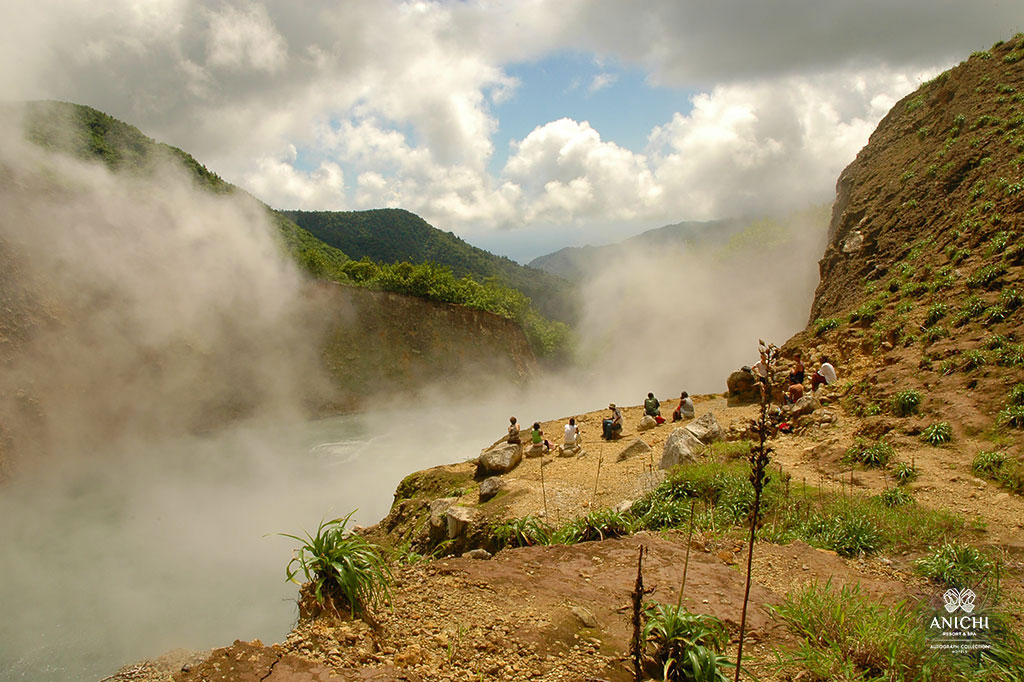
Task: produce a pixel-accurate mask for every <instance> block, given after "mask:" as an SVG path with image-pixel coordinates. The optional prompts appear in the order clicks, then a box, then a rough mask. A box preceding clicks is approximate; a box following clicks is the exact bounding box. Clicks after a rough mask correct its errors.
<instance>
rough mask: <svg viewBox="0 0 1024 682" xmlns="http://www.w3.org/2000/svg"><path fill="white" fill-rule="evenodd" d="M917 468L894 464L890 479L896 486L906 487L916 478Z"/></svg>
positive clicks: (902, 463)
mask: <svg viewBox="0 0 1024 682" xmlns="http://www.w3.org/2000/svg"><path fill="white" fill-rule="evenodd" d="M917 474H918V471H917V467H916V466H914V465H912V464H907V463H906V462H896V465H895V466H893V468H892V477H893V478H895V479H896V483H897V484H898V485H906V484H907V483H910V482H911V481H913V480H914V479H915V478H917Z"/></svg>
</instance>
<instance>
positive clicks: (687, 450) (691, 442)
mask: <svg viewBox="0 0 1024 682" xmlns="http://www.w3.org/2000/svg"><path fill="white" fill-rule="evenodd" d="M719 440H722V427H721V426H720V425H719V424H718V420H717V419H715V415H714V413H713V412H708V413H707V414H705V415H703V416H701V418H700V419H697V420H695V421H693V422H691V423H690V424H688V425H687V426H681V427H679V428H677V429H676V430H675V431H673V432H672V434H671V435H670V436H669V437H668V440H666V441H665V447H664V449H663V450H662V451H661V462H660V464H659V465H658V466H659V467H660V468H662V469H671V468H672V467H674V466H675V465H677V464H679V463H681V462H695V461H696V460H697V456H698V455H699V454H700V452H701V450H703V449H704V446H706V445H710V444H711V443H714V442H715V441H719Z"/></svg>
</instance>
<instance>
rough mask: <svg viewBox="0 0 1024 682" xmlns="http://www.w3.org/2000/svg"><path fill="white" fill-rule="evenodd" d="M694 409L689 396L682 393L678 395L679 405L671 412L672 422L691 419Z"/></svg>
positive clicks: (684, 392)
mask: <svg viewBox="0 0 1024 682" xmlns="http://www.w3.org/2000/svg"><path fill="white" fill-rule="evenodd" d="M693 415H694V409H693V401H692V400H690V394H689V393H687V392H686V391H683V392H682V393H680V394H679V405H677V406H676V409H675V410H673V411H672V421H674V422H677V421H680V420H682V419H693Z"/></svg>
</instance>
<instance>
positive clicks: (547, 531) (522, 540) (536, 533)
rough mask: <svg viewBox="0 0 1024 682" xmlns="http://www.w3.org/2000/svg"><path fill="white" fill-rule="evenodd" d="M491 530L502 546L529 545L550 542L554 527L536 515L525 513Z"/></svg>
mask: <svg viewBox="0 0 1024 682" xmlns="http://www.w3.org/2000/svg"><path fill="white" fill-rule="evenodd" d="M492 532H493V533H494V537H495V538H497V540H498V544H500V545H501V546H502V547H530V546H533V545H547V544H550V542H551V535H552V533H553V532H554V529H552V528H551V526H550V525H548V524H547V523H545V522H544V521H542V520H540V519H538V518H537V517H536V516H530V515H527V516H522V517H520V518H517V519H509V520H508V521H504V522H502V523H499V524H498V525H496V526H494V527H493V528H492Z"/></svg>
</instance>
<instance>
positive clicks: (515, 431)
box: [508, 417, 522, 445]
mask: <svg viewBox="0 0 1024 682" xmlns="http://www.w3.org/2000/svg"><path fill="white" fill-rule="evenodd" d="M508 421H509V425H508V442H509V445H519V444H521V443H522V441H521V440H520V439H519V426H518V425H517V424H516V418H515V417H509V419H508Z"/></svg>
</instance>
